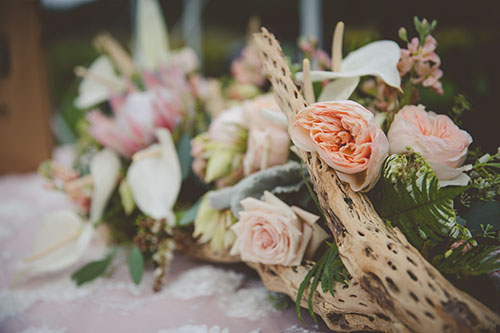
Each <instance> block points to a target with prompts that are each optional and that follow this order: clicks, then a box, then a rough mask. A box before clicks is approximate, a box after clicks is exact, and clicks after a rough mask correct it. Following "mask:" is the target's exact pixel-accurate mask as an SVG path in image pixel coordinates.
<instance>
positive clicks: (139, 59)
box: [134, 0, 170, 70]
mask: <svg viewBox="0 0 500 333" xmlns="http://www.w3.org/2000/svg"><path fill="white" fill-rule="evenodd" d="M135 42H136V44H135V55H134V57H135V62H136V63H137V64H139V65H140V66H141V67H144V68H146V69H148V70H155V69H158V66H159V65H165V64H166V63H167V61H168V57H169V52H170V50H169V42H168V33H167V27H166V25H165V20H164V19H163V15H162V13H161V8H160V5H159V4H158V1H156V0H139V1H138V2H137V17H136V41H135Z"/></svg>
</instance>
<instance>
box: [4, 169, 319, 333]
mask: <svg viewBox="0 0 500 333" xmlns="http://www.w3.org/2000/svg"><path fill="white" fill-rule="evenodd" d="M42 184H43V180H42V179H41V178H40V177H38V176H36V175H33V174H31V175H23V176H4V177H0V266H1V269H0V332H23V331H24V332H164V333H166V332H211V333H216V332H263V333H264V332H316V331H324V330H325V328H324V326H321V327H318V326H314V325H313V324H314V323H313V321H312V320H311V319H310V318H309V316H308V314H307V313H305V312H303V315H304V317H305V318H306V322H305V323H302V322H301V321H300V320H299V319H297V317H296V315H295V310H294V304H293V303H292V302H290V306H289V307H288V309H286V310H284V311H279V310H276V309H275V308H274V307H273V305H272V302H271V301H270V300H269V293H268V292H267V291H266V290H265V288H264V287H263V285H262V283H261V282H260V281H259V280H258V279H257V278H256V277H255V276H254V275H252V274H251V271H249V270H248V269H245V267H244V266H241V265H230V266H222V265H220V266H215V265H210V264H207V263H203V262H199V261H195V260H193V259H190V258H187V257H183V256H177V257H176V258H175V260H174V262H173V265H172V267H171V270H170V275H169V280H168V282H167V284H166V286H165V288H164V289H163V291H161V292H160V293H156V294H155V293H153V292H152V291H151V282H152V279H153V274H152V271H147V272H145V275H144V278H143V281H142V283H141V285H140V286H139V287H136V286H135V285H133V284H132V282H131V281H130V278H129V276H128V271H127V268H126V265H125V263H124V260H125V259H124V256H119V257H120V259H119V260H121V261H122V264H118V263H117V269H116V270H115V271H114V273H113V275H112V276H111V277H109V278H100V279H98V280H97V281H95V282H92V283H89V284H86V285H84V286H82V287H76V286H75V285H74V284H73V283H72V281H71V280H70V278H69V276H70V274H71V272H72V271H74V270H75V269H76V268H77V267H78V266H79V265H76V266H75V267H71V268H70V269H68V270H66V271H63V272H59V273H57V274H51V275H46V276H43V277H37V278H33V279H30V280H28V281H24V282H23V283H21V284H18V285H15V286H13V285H12V283H11V282H12V279H13V276H14V274H15V272H16V268H17V267H18V265H19V263H20V262H21V260H22V258H24V257H26V256H28V255H29V254H30V253H31V250H32V249H31V246H32V245H31V244H32V239H33V233H34V231H35V230H36V227H37V224H38V223H39V220H40V216H41V215H43V214H45V213H47V212H50V211H53V210H55V209H58V208H64V207H68V206H70V203H69V202H67V201H66V199H65V198H64V196H63V195H61V194H59V193H55V192H48V191H46V190H44V189H43V188H42ZM104 251H105V249H104V247H103V245H102V244H98V243H93V245H92V247H91V249H90V250H89V251H88V253H87V254H86V255H85V258H84V259H83V261H82V263H83V262H85V261H89V260H93V259H96V258H101V257H102V256H103V254H104V253H105V252H104ZM119 260H118V261H119ZM80 265H81V264H80Z"/></svg>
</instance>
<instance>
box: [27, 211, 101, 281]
mask: <svg viewBox="0 0 500 333" xmlns="http://www.w3.org/2000/svg"><path fill="white" fill-rule="evenodd" d="M93 234H94V227H93V226H92V224H91V223H88V222H84V221H83V220H82V218H81V217H80V216H79V215H78V214H77V213H75V212H74V211H73V210H69V209H66V210H59V211H55V212H52V213H49V214H47V215H45V216H44V217H43V218H42V221H41V223H40V225H39V227H38V230H37V231H36V234H35V241H34V249H33V255H32V256H31V257H29V258H26V259H25V260H24V267H22V271H23V272H24V273H27V274H28V275H31V276H33V275H38V274H42V273H49V272H54V271H58V270H62V269H65V268H67V267H69V266H71V265H73V264H75V263H77V262H78V260H80V258H81V257H82V256H83V254H84V253H85V251H86V250H87V248H88V246H89V244H90V241H91V240H92V236H93Z"/></svg>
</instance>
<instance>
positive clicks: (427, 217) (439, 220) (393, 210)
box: [373, 153, 500, 278]
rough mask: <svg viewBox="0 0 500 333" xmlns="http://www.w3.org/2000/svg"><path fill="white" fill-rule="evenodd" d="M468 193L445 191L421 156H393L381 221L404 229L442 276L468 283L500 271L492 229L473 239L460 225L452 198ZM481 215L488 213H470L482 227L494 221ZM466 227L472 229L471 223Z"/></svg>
mask: <svg viewBox="0 0 500 333" xmlns="http://www.w3.org/2000/svg"><path fill="white" fill-rule="evenodd" d="M467 189H468V187H444V188H440V187H439V184H438V180H437V177H436V176H435V174H434V172H433V171H432V169H431V168H430V166H429V165H428V163H427V162H426V161H425V160H424V159H423V157H422V156H421V155H419V154H417V153H408V154H404V155H401V156H398V155H391V156H389V157H388V158H387V160H386V161H385V163H384V167H383V171H382V179H381V180H380V182H379V184H378V185H377V187H376V188H375V190H374V191H373V197H374V198H373V199H374V200H373V201H374V205H375V207H376V209H377V210H378V212H379V214H380V216H381V217H382V218H384V219H385V221H386V222H387V223H388V224H389V225H390V226H391V227H398V228H400V229H401V231H402V232H403V233H404V235H405V236H406V238H407V239H408V240H409V242H410V243H411V244H412V245H413V246H415V247H416V248H417V249H418V250H420V251H421V252H422V254H423V255H424V256H425V257H426V258H427V259H428V260H429V261H430V262H431V263H432V264H433V265H434V266H435V267H436V268H437V269H438V270H439V271H440V272H441V273H443V274H447V275H453V276H455V277H457V278H467V277H470V276H477V275H482V274H486V273H489V272H492V271H494V270H497V269H500V262H499V254H493V253H492V252H493V251H494V250H495V249H497V248H498V246H499V245H500V239H498V235H497V233H495V232H493V231H492V230H491V229H492V227H491V226H489V227H488V226H487V227H486V228H485V227H484V226H482V227H481V229H482V231H483V237H474V238H472V234H471V232H470V231H469V229H468V228H466V227H464V226H462V225H460V224H459V223H458V221H457V216H456V214H455V210H454V205H453V199H454V198H456V197H457V196H459V195H460V194H461V193H462V192H463V191H464V190H467ZM495 204H496V203H495ZM483 208H484V207H483ZM479 209H481V208H480V207H479ZM483 210H484V209H483ZM482 213H484V214H488V210H484V211H483V212H479V211H477V210H474V211H472V212H471V214H472V216H473V217H474V218H480V219H483V223H485V222H490V219H489V218H486V215H482ZM465 217H466V218H470V216H465ZM462 220H463V219H462ZM466 225H467V226H470V223H469V221H466Z"/></svg>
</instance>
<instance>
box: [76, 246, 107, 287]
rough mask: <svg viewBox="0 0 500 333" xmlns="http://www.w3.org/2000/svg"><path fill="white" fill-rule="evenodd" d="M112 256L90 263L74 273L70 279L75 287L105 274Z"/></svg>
mask: <svg viewBox="0 0 500 333" xmlns="http://www.w3.org/2000/svg"><path fill="white" fill-rule="evenodd" d="M112 258H113V254H112V253H111V254H109V255H107V256H106V258H104V259H102V260H98V261H92V262H89V263H88V264H86V265H85V266H83V267H82V268H80V269H79V270H77V271H76V272H74V273H73V274H72V275H71V279H72V280H73V281H75V283H76V285H77V286H81V285H82V284H84V283H87V282H90V281H92V280H94V279H96V278H98V277H99V276H101V275H103V274H104V273H105V272H106V269H107V268H108V266H109V264H110V263H111V259H112Z"/></svg>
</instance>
